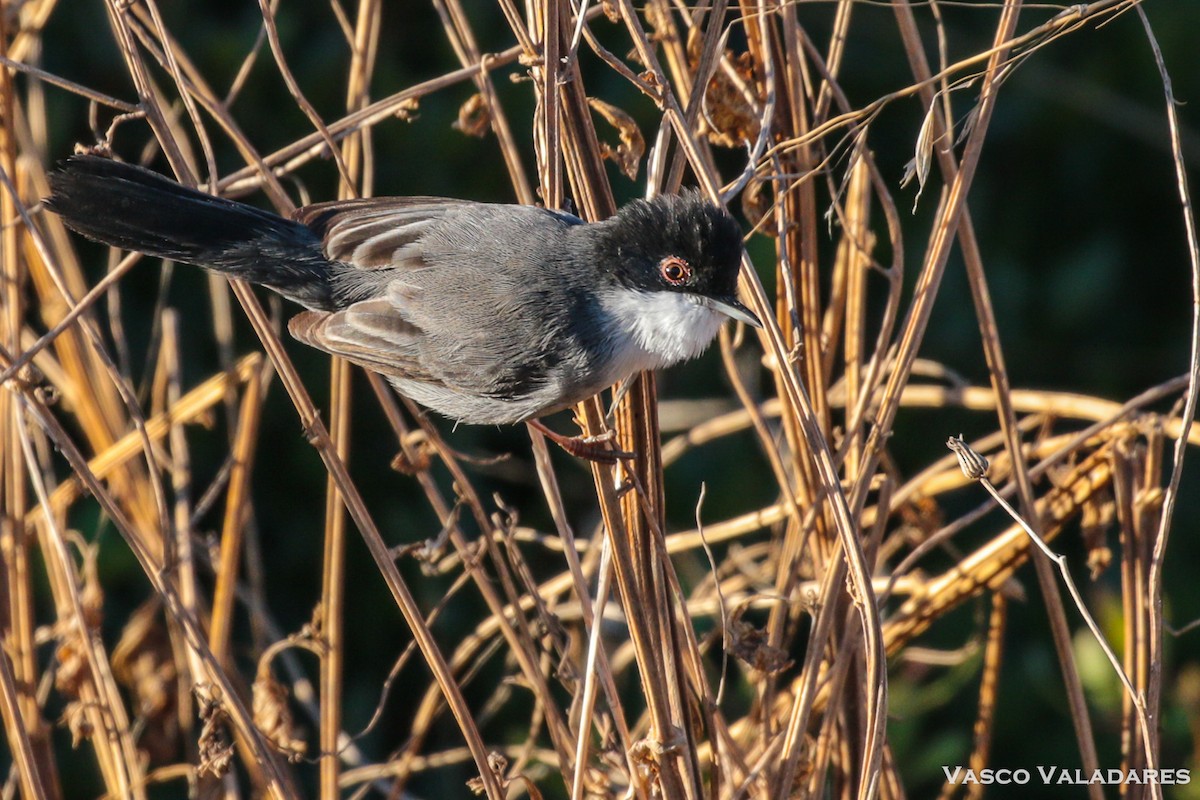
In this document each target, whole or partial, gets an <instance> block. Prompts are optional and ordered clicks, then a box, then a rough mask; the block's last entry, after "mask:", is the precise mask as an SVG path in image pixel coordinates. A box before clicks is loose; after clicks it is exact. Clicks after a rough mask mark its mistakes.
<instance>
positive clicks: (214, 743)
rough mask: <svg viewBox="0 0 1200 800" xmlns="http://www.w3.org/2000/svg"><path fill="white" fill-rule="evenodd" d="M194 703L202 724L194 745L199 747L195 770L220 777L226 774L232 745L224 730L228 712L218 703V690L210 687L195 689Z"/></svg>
mask: <svg viewBox="0 0 1200 800" xmlns="http://www.w3.org/2000/svg"><path fill="white" fill-rule="evenodd" d="M196 700H197V702H199V704H200V719H201V720H202V721H203V723H204V725H203V727H201V729H200V738H199V741H198V742H197V744H198V746H199V748H200V766H199V768H198V771H199V773H200V774H201V775H205V774H209V775H215V776H217V777H220V776H222V775H224V774H225V773H227V772H228V771H229V766H230V764H231V763H233V743H232V742H231V741H230V737H229V733H228V731H227V730H226V728H227V726H228V724H229V712H227V711H226V710H225V706H224V705H223V703H222V702H221V691H220V689H217V688H216V687H213V686H211V685H210V684H198V685H197V686H196Z"/></svg>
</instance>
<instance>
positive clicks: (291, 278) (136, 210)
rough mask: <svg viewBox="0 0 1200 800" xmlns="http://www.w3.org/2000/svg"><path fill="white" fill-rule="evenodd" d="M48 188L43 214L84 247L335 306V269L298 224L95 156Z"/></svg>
mask: <svg viewBox="0 0 1200 800" xmlns="http://www.w3.org/2000/svg"><path fill="white" fill-rule="evenodd" d="M50 187H51V190H52V194H51V196H50V197H49V198H47V200H46V206H47V207H48V208H49V209H50V210H51V211H53V212H55V213H56V214H58V215H59V216H60V217H62V220H63V222H64V223H66V225H67V227H69V228H71V229H72V230H74V231H76V232H78V233H81V234H83V235H84V236H86V237H87V238H89V239H93V240H95V241H97V242H100V243H102V244H107V245H110V246H112V247H120V248H122V249H125V250H136V251H138V252H141V253H145V254H147V255H150V256H155V257H158V258H166V259H170V260H172V261H181V262H183V263H186V264H194V265H196V266H199V267H204V268H205V269H211V270H215V271H217V272H222V273H226V274H228V275H230V276H231V277H235V278H241V279H243V280H247V281H250V282H252V283H258V284H262V285H264V286H267V287H269V288H271V289H274V290H275V291H277V292H279V293H280V294H282V295H283V296H284V297H288V298H290V299H292V300H295V301H296V302H298V303H300V304H302V305H304V306H307V307H309V308H316V309H329V308H332V306H333V291H332V284H331V278H332V275H333V272H334V270H335V265H334V264H333V263H332V262H330V261H329V260H328V259H327V258H325V256H324V254H323V252H322V249H321V241H320V239H319V238H318V237H317V235H316V234H315V233H314V232H313V231H312V230H311V229H309V228H308V227H307V226H306V225H303V224H301V223H299V222H295V221H293V220H289V219H284V218H283V217H281V216H279V215H277V214H272V213H270V212H268V211H263V210H262V209H258V208H255V207H254V206H249V205H246V204H245V203H238V202H235V201H233V200H226V199H224V198H221V197H215V196H213V195H209V194H204V193H203V192H198V191H196V190H194V189H189V188H187V187H186V186H182V185H180V184H178V183H176V182H175V181H172V180H170V179H169V178H165V177H163V176H162V175H159V174H158V173H155V172H151V171H150V170H148V169H143V168H142V167H138V166H134V165H132V164H125V163H123V162H119V161H113V160H112V159H107V158H100V157H98V156H72V157H71V158H68V159H67V160H66V161H64V162H62V164H61V165H60V167H59V169H58V170H57V171H55V172H53V173H51V174H50Z"/></svg>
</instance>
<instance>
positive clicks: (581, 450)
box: [528, 419, 634, 464]
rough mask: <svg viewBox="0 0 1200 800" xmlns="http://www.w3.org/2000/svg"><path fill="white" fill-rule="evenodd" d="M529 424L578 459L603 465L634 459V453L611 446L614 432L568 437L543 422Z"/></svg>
mask: <svg viewBox="0 0 1200 800" xmlns="http://www.w3.org/2000/svg"><path fill="white" fill-rule="evenodd" d="M528 424H529V426H530V427H531V428H534V429H536V430H537V431H538V432H539V433H541V434H542V435H543V436H545V437H546V438H547V439H549V440H550V441H552V442H554V443H555V444H556V445H558V446H559V447H561V448H562V449H563V450H566V451H567V452H568V453H570V454H571V455H573V456H575V457H576V458H583V459H587V460H588V461H596V462H599V463H601V464H615V463H617V460H618V459H621V458H633V457H634V454H633V453H627V452H625V451H624V450H617V449H616V448H614V447H612V446H611V445H610V444H609V443H610V442H611V441H612V440H613V436H615V434H614V433H613V431H605V432H604V433H602V434H600V435H599V436H566V435H564V434H561V433H555V432H554V431H552V430H550V429H549V428H547V427H546V425H545V423H543V422H542V421H541V420H537V419H531V420H529V422H528Z"/></svg>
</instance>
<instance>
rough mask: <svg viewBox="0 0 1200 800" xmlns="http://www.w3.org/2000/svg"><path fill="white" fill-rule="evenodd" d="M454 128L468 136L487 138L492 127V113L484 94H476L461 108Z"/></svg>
mask: <svg viewBox="0 0 1200 800" xmlns="http://www.w3.org/2000/svg"><path fill="white" fill-rule="evenodd" d="M453 127H454V129H455V130H456V131H462V132H463V133H465V134H466V135H467V136H474V137H475V138H477V139H482V138H483V137H484V136H487V133H488V131H489V130H491V127H492V112H491V111H490V110H489V109H488V105H487V101H485V100H484V99H483V95H482V94H480V93H479V92H476V93H475V94H473V95H471V98H470V99H469V100H467V102H465V103H463V104H462V105H461V106H460V107H459V109H458V119H457V120H455V121H454V126H453Z"/></svg>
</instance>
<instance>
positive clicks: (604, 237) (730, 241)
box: [596, 192, 742, 300]
mask: <svg viewBox="0 0 1200 800" xmlns="http://www.w3.org/2000/svg"><path fill="white" fill-rule="evenodd" d="M596 228H597V231H596V232H597V234H598V239H597V242H596V244H597V247H598V248H599V250H600V252H599V253H598V256H599V257H598V259H597V261H598V263H599V265H600V266H601V268H602V269H603V270H604V271H605V272H608V273H609V274H610V275H611V276H612V277H613V278H614V279H616V281H617V282H619V283H620V284H621V285H623V286H625V287H626V288H629V289H636V290H640V291H645V292H655V291H672V292H681V293H685V294H694V295H699V296H702V297H708V298H713V299H716V300H732V299H733V298H734V297H735V296H736V294H737V275H738V266H739V264H740V263H741V259H742V231H741V228H740V227H739V226H738V224H737V222H735V221H734V219H733V217H731V216H730V215H729V213H728V212H727V211H725V209H723V208H720V207H719V206H715V205H713V204H712V203H710V202H708V201H707V200H705V199H704V198H703V197H702V196H701V195H700V194H699V193H696V192H686V193H685V194H682V195H659V196H658V197H656V198H654V199H653V200H635V201H634V202H632V203H630V204H629V205H627V206H625V207H624V208H622V209H621V210H620V211H619V212H618V213H617V215H616V216H615V217H612V218H611V219H609V220H606V221H605V222H604V223H602V224H601V225H599V226H596Z"/></svg>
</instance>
